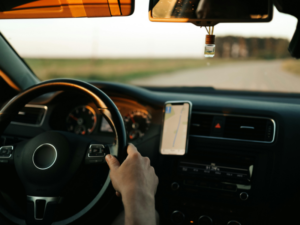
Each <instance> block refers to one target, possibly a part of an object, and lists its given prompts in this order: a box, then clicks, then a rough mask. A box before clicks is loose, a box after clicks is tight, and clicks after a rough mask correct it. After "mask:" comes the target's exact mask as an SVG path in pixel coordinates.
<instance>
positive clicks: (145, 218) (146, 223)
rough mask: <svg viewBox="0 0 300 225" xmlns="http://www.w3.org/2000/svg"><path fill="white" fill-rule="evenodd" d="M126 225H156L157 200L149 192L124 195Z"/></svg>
mask: <svg viewBox="0 0 300 225" xmlns="http://www.w3.org/2000/svg"><path fill="white" fill-rule="evenodd" d="M122 201H123V204H124V209H125V224H126V225H154V224H155V199H154V196H153V195H151V194H150V193H147V192H138V191H134V192H128V193H125V194H122Z"/></svg>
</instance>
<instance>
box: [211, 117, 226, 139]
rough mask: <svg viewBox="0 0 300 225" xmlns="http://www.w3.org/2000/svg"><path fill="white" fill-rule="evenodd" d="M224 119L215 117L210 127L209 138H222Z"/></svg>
mask: <svg viewBox="0 0 300 225" xmlns="http://www.w3.org/2000/svg"><path fill="white" fill-rule="evenodd" d="M224 122H225V118H222V117H221V118H220V117H215V118H214V120H213V123H212V127H211V136H214V137H223V132H224Z"/></svg>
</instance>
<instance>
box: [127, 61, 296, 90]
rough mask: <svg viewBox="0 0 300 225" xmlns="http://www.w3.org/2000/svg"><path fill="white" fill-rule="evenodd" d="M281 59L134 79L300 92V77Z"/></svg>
mask: <svg viewBox="0 0 300 225" xmlns="http://www.w3.org/2000/svg"><path fill="white" fill-rule="evenodd" d="M281 64H282V61H280V60H276V61H250V62H237V63H228V64H224V65H217V66H211V65H208V66H207V67H205V68H199V69H190V70H183V71H176V72H172V73H168V74H159V75H157V76H153V77H149V78H143V79H136V80H132V81H131V84H135V85H143V86H202V87H214V88H216V89H230V90H250V91H275V92H300V76H297V75H294V74H292V73H289V72H286V71H284V70H283V69H282V68H281Z"/></svg>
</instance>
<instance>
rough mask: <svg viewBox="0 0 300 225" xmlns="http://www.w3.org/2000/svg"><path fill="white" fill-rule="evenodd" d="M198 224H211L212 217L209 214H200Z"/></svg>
mask: <svg viewBox="0 0 300 225" xmlns="http://www.w3.org/2000/svg"><path fill="white" fill-rule="evenodd" d="M198 224H199V225H211V224H213V221H212V219H211V218H210V217H209V216H200V217H199V219H198Z"/></svg>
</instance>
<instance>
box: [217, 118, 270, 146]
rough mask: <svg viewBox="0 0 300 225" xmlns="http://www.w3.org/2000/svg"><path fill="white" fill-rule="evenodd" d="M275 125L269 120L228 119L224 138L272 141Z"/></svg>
mask: <svg viewBox="0 0 300 225" xmlns="http://www.w3.org/2000/svg"><path fill="white" fill-rule="evenodd" d="M273 129H274V127H273V123H272V121H271V120H269V119H259V118H248V117H231V116H229V117H226V122H225V128H224V135H223V137H224V138H234V139H243V140H252V141H268V142H270V141H272V139H273Z"/></svg>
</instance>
